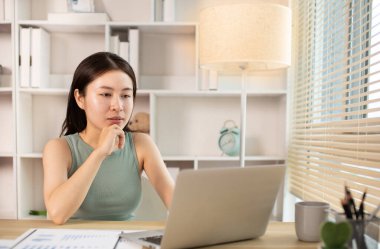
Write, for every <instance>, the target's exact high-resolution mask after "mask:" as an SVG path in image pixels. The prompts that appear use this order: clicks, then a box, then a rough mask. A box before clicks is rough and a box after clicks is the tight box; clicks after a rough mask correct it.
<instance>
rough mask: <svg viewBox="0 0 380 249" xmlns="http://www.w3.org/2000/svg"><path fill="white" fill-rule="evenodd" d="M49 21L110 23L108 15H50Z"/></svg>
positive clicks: (63, 13)
mask: <svg viewBox="0 0 380 249" xmlns="http://www.w3.org/2000/svg"><path fill="white" fill-rule="evenodd" d="M48 21H49V22H53V23H63V24H98V23H100V24H103V23H106V22H108V21H109V17H108V15H107V14H106V13H75V12H62V13H58V12H57V13H48Z"/></svg>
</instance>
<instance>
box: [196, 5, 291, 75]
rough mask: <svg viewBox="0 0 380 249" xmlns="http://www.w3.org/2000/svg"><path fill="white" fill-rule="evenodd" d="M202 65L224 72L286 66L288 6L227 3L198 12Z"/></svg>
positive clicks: (289, 28) (288, 62)
mask: <svg viewBox="0 0 380 249" xmlns="http://www.w3.org/2000/svg"><path fill="white" fill-rule="evenodd" d="M199 30H200V31H199V39H200V41H199V46H200V48H199V58H200V64H201V67H202V68H205V69H212V70H218V71H223V72H241V69H242V67H244V68H245V69H246V70H248V71H253V70H254V71H256V70H269V69H278V68H284V67H288V66H289V65H290V54H291V53H290V50H291V41H290V39H291V38H290V37H291V13H290V9H289V8H287V7H285V6H282V5H276V4H230V5H221V6H214V7H209V8H205V9H203V10H202V11H201V12H200V23H199Z"/></svg>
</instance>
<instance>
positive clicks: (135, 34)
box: [129, 29, 139, 87]
mask: <svg viewBox="0 0 380 249" xmlns="http://www.w3.org/2000/svg"><path fill="white" fill-rule="evenodd" d="M129 64H130V65H131V67H132V69H133V71H134V72H135V76H136V84H137V87H138V83H139V30H138V29H129Z"/></svg>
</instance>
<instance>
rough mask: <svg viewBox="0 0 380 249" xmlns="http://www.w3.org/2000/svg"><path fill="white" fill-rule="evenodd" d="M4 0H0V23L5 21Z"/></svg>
mask: <svg viewBox="0 0 380 249" xmlns="http://www.w3.org/2000/svg"><path fill="white" fill-rule="evenodd" d="M4 1H5V0H0V21H4V20H5V6H4V5H5V3H4Z"/></svg>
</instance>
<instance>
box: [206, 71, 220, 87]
mask: <svg viewBox="0 0 380 249" xmlns="http://www.w3.org/2000/svg"><path fill="white" fill-rule="evenodd" d="M208 74H209V79H208V87H209V90H218V71H216V70H210V71H209V72H208Z"/></svg>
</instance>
